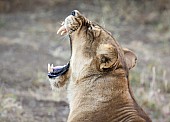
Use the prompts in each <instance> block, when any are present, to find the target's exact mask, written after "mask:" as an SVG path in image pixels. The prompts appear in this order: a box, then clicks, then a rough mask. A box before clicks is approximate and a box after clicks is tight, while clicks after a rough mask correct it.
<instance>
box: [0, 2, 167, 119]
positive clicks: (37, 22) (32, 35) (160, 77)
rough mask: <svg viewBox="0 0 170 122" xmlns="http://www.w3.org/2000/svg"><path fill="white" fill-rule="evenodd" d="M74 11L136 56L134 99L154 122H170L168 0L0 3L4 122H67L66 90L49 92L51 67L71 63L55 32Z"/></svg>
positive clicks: (64, 40)
mask: <svg viewBox="0 0 170 122" xmlns="http://www.w3.org/2000/svg"><path fill="white" fill-rule="evenodd" d="M74 9H78V10H79V11H80V12H81V13H83V14H84V15H85V16H86V17H87V18H89V19H90V20H92V21H95V22H97V23H99V24H100V25H102V26H103V27H105V28H106V29H107V30H109V31H110V32H111V33H112V34H113V36H114V37H115V38H116V39H117V41H118V42H119V43H120V44H121V45H122V46H123V47H127V48H129V49H131V50H133V51H134V52H135V53H136V55H137V56H138V61H137V66H136V67H135V68H133V69H132V70H131V71H130V81H131V82H130V84H131V86H132V88H133V91H134V94H135V98H136V100H137V101H138V103H139V104H140V105H141V106H142V107H143V108H144V110H145V111H146V113H147V114H149V116H150V117H151V118H152V120H153V122H170V80H169V79H170V0H112V1H111V0H110V1H109V0H93V1H91V0H72V1H70V0H0V122H66V119H67V116H68V112H69V107H68V103H67V99H66V93H65V91H66V90H65V89H62V90H61V91H60V92H58V91H52V90H51V88H50V84H49V81H48V79H47V63H53V64H54V65H64V64H66V63H67V62H68V61H69V58H70V46H69V41H68V38H67V37H61V36H59V35H57V34H56V29H58V28H59V27H60V24H61V22H62V21H63V20H64V19H65V17H67V16H68V15H69V14H70V12H71V11H72V10H74Z"/></svg>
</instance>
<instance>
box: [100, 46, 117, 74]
mask: <svg viewBox="0 0 170 122" xmlns="http://www.w3.org/2000/svg"><path fill="white" fill-rule="evenodd" d="M97 58H98V63H99V70H100V71H104V70H106V69H109V68H111V67H113V66H114V64H115V63H116V61H117V59H118V52H117V49H116V48H115V47H113V46H112V45H110V44H101V45H100V46H99V47H98V49H97Z"/></svg>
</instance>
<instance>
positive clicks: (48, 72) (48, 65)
mask: <svg viewBox="0 0 170 122" xmlns="http://www.w3.org/2000/svg"><path fill="white" fill-rule="evenodd" d="M48 73H50V64H48Z"/></svg>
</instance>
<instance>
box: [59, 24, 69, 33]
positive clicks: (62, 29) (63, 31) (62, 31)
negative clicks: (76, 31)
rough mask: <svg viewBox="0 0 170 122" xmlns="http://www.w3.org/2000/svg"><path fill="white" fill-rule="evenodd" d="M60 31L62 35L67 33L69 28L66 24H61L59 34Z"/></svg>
mask: <svg viewBox="0 0 170 122" xmlns="http://www.w3.org/2000/svg"><path fill="white" fill-rule="evenodd" d="M59 33H60V34H61V35H63V34H65V33H67V29H66V28H65V26H64V25H63V26H61V27H60V28H59V29H58V31H57V34H59Z"/></svg>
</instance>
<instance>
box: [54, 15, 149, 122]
mask: <svg viewBox="0 0 170 122" xmlns="http://www.w3.org/2000/svg"><path fill="white" fill-rule="evenodd" d="M71 17H72V16H71ZM76 17H77V18H83V16H82V15H81V14H80V13H78V16H76ZM65 21H68V20H65ZM74 21H75V20H73V22H72V24H74ZM78 21H79V27H78V28H77V30H74V31H73V32H71V33H70V39H71V41H72V56H71V60H70V68H69V73H66V74H65V75H63V76H59V77H58V78H57V79H56V81H55V82H56V83H57V84H58V85H56V86H57V87H59V86H63V85H64V84H65V83H66V82H68V88H67V92H68V100H69V104H70V113H69V117H68V122H151V120H150V118H149V117H148V116H147V114H146V113H145V112H144V111H143V110H142V109H141V108H140V107H139V106H138V104H137V103H136V101H135V99H134V97H133V94H132V92H131V88H130V86H129V79H128V75H129V69H131V68H133V67H134V66H135V64H136V59H137V58H136V56H135V54H134V53H133V52H132V51H130V50H128V49H122V47H121V46H120V45H119V44H118V42H117V41H116V40H115V39H114V38H113V37H112V36H111V35H110V33H108V32H107V31H105V30H104V29H103V28H101V27H100V26H98V25H93V24H92V23H89V21H88V20H87V19H86V18H84V20H81V19H78ZM81 21H83V22H82V23H81ZM84 21H85V22H86V21H87V23H89V25H88V26H91V28H90V29H89V27H87V25H83V23H84ZM76 23H77V22H76ZM58 79H60V80H58ZM59 84H61V85H59Z"/></svg>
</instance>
